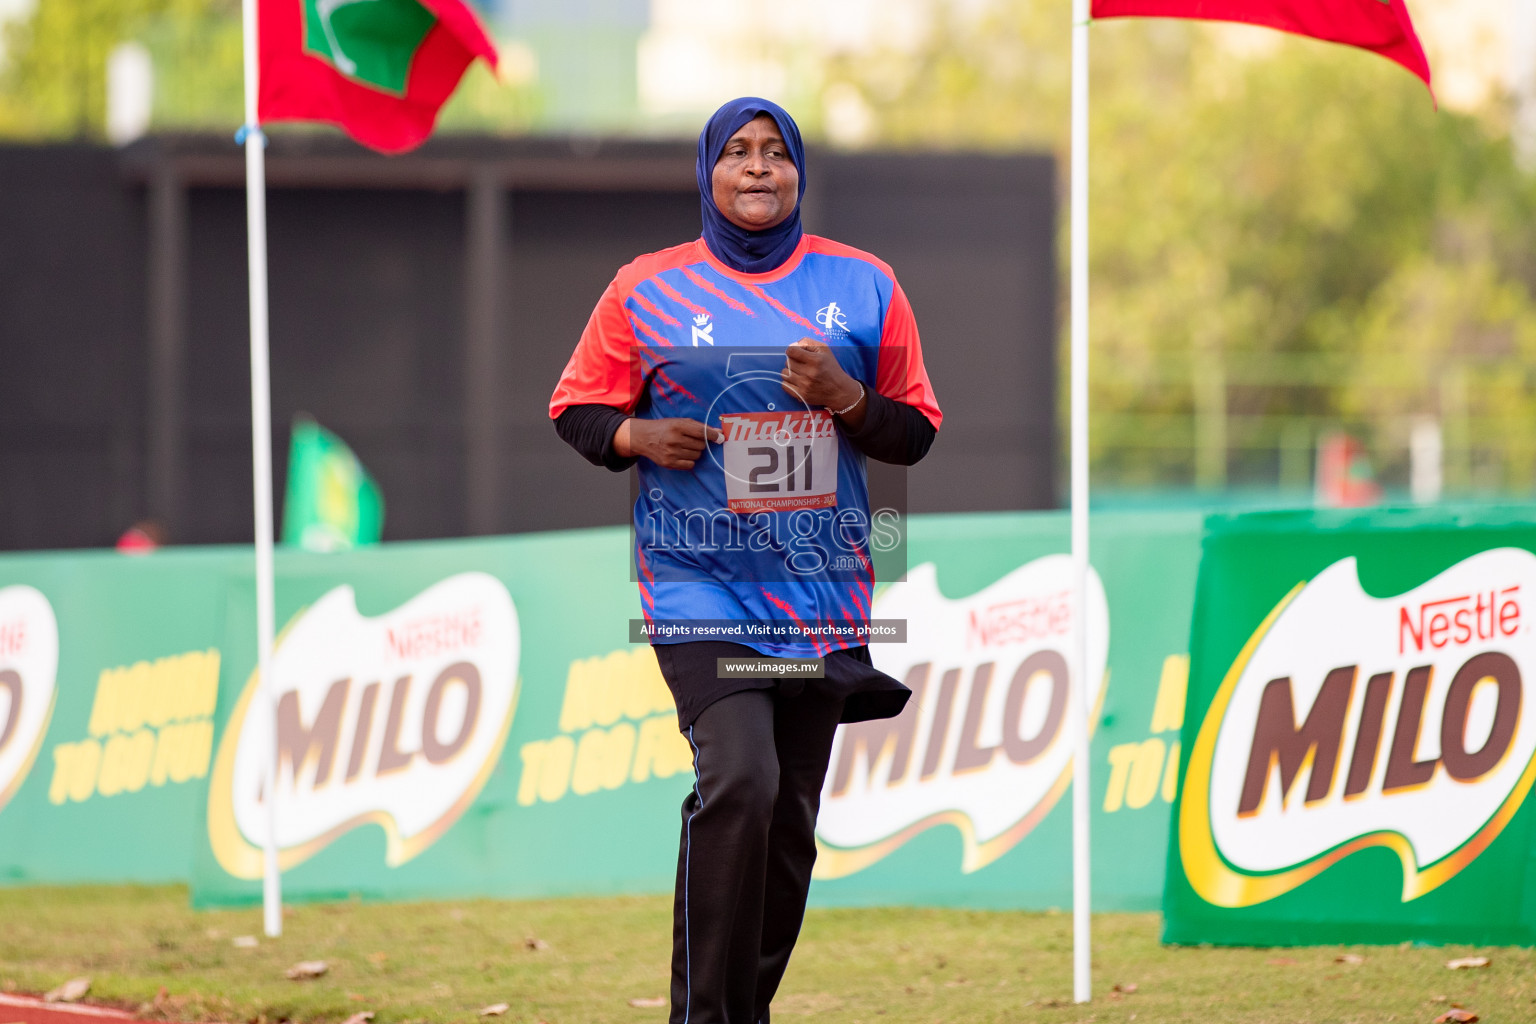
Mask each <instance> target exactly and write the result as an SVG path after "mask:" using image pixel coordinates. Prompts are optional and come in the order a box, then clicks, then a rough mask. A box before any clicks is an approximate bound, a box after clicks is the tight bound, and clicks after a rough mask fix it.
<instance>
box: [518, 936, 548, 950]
mask: <svg viewBox="0 0 1536 1024" xmlns="http://www.w3.org/2000/svg"><path fill="white" fill-rule="evenodd" d="M523 948H524V949H531V950H535V951H537V950H541V949H548V948H549V943H547V942H545V941H544V940H543V939H536V938H534V937H533V936H532V935H530V936H528V937H527V938H526V939H524V940H523Z"/></svg>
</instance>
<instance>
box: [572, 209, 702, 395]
mask: <svg viewBox="0 0 1536 1024" xmlns="http://www.w3.org/2000/svg"><path fill="white" fill-rule="evenodd" d="M703 245H704V241H703V239H697V240H695V241H692V242H685V243H684V244H682V245H674V246H673V247H672V248H670V249H663V250H661V251H660V252H653V253H649V254H647V255H645V256H641V257H640V258H639V259H637V260H635V261H634V262H633V263H630V264H628V265H627V266H625V267H623V268H621V269H620V270H619V272H618V274H617V275H616V276H615V277H614V279H613V281H612V282H610V283H609V285H608V287H607V289H606V290H605V291H604V292H603V297H602V298H600V299H598V300H597V307H596V308H595V309H593V310H592V316H591V318H590V319H589V320H587V327H586V329H585V330H584V331H582V332H581V340H580V341H578V342H577V343H576V351H575V352H572V353H571V359H570V362H568V363H566V364H565V371H564V372H563V373H561V374H560V383H559V384H556V385H555V393H554V394H553V395H552V396H551V397H550V399H549V418H550V419H552V420H554V419H559V418H560V414H561V413H562V412H565V410H566V409H569V408H570V407H571V406H573V405H611V406H613V407H614V408H617V409H622V410H624V411H625V412H634V411H635V406H636V405H637V404H638V403H639V401H640V389H641V387H643V386H644V381H643V379H642V374H641V368H640V360H639V357H640V348H641V345H640V341H639V339H638V338H636V337H635V328H634V324H633V322H632V320H631V319H630V313H629V310H628V308H626V305H625V304H626V303H627V302H628V301H629V297H630V295H632V294H633V293H634V290H635V289H636V288H638V287H639V286H640V284H641V283H642V282H644V281H646V280H648V279H649V278H652V277H654V276H656V275H657V274H659V273H661V272H662V271H664V270H669V269H671V268H673V267H682V266H687V265H688V264H690V263H697V262H698V261H699V260H700V259H701V258H702V257H701V256H700V255H699V253H700V251H701V249H702V247H703Z"/></svg>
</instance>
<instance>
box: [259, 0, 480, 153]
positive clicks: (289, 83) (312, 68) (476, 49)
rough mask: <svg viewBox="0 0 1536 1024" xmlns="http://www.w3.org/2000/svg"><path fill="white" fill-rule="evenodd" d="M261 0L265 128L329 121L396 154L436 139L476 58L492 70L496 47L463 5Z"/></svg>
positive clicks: (416, 0)
mask: <svg viewBox="0 0 1536 1024" xmlns="http://www.w3.org/2000/svg"><path fill="white" fill-rule="evenodd" d="M258 3H259V4H260V18H261V26H260V42H261V90H260V97H259V101H258V107H257V110H258V117H259V118H260V120H261V121H262V123H264V124H265V123H267V122H271V121H326V122H329V123H331V124H334V125H338V126H340V127H341V128H342V129H344V130H345V131H346V133H347V134H348V135H350V136H352V137H353V138H354V139H356V140H357V141H358V142H361V143H362V144H363V145H365V146H369V147H371V148H373V149H377V150H382V151H383V152H386V153H400V152H404V151H405V150H408V149H414V148H415V147H416V146H419V145H421V143H422V142H424V141H425V140H426V138H427V136H428V135H430V134H432V125H433V124H434V123H435V122H436V120H437V112H438V109H439V108H440V107H442V105H443V104H444V103H446V102H447V100H448V97H449V96H451V95H452V94H453V90H454V89H455V88H456V87H457V86H458V84H459V79H460V78H461V77H463V74H464V69H465V68H467V67H468V66H469V62H470V61H472V60H474V59H475V58H476V57H480V58H482V59H484V60H485V62H486V63H488V64H490V65H491V67H493V68H494V67H495V66H496V48H495V46H494V45H493V44H492V43H491V40H490V39H489V38H488V37H487V36H486V34H485V30H484V29H483V28H481V26H480V22H479V20H478V19H477V18H476V17H475V15H474V13H473V12H472V11H470V9H469V8H468V7H466V6H465V4H464V0H258Z"/></svg>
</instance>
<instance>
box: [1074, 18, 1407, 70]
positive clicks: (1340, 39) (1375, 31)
mask: <svg viewBox="0 0 1536 1024" xmlns="http://www.w3.org/2000/svg"><path fill="white" fill-rule="evenodd" d="M1093 16H1094V17H1095V18H1198V19H1201V20H1203V21H1238V22H1243V23H1245V24H1249V25H1263V26H1265V27H1267V28H1278V29H1280V30H1282V31H1284V32H1294V33H1296V34H1297V35H1302V36H1311V37H1312V38H1314V39H1323V40H1326V41H1328V42H1330V43H1343V44H1345V45H1346V46H1358V47H1360V48H1361V49H1363V50H1370V51H1372V52H1374V53H1379V54H1381V55H1382V56H1383V57H1386V58H1387V59H1388V60H1395V61H1397V62H1398V63H1399V64H1401V65H1402V66H1403V67H1405V68H1407V69H1408V70H1409V71H1412V72H1413V73H1414V74H1416V75H1418V76H1419V77H1420V78H1422V79H1424V84H1425V85H1429V84H1430V81H1429V61H1427V60H1425V59H1424V48H1423V47H1422V46H1420V45H1419V37H1418V35H1416V34H1415V33H1414V31H1413V22H1412V20H1410V19H1409V17H1408V8H1407V6H1406V5H1405V4H1404V2H1403V0H1093Z"/></svg>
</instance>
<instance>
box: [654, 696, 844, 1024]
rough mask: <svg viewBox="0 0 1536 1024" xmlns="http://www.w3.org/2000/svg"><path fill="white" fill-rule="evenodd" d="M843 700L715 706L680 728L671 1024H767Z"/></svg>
mask: <svg viewBox="0 0 1536 1024" xmlns="http://www.w3.org/2000/svg"><path fill="white" fill-rule="evenodd" d="M842 703H843V702H842V700H841V699H840V698H833V697H828V696H826V695H824V694H818V693H816V692H814V691H812V690H809V689H807V690H805V691H802V692H801V693H799V694H797V695H795V696H793V697H786V696H783V695H782V694H780V693H778V692H777V691H774V690H746V691H742V692H739V693H733V694H731V695H730V696H728V697H722V698H720V699H719V700H717V701H715V702H714V703H713V704H711V705H709V707H707V708H705V709H704V710H703V711H702V712H700V714H699V715H698V717H697V718H696V719H695V720H694V723H693V725H692V726H690V727H689V728H688V729H686V730H684V735H686V736H687V737H688V739H689V742H690V743H692V745H693V750H694V754H693V760H694V772H695V779H696V784H695V786H694V789H693V791H692V792H691V793H689V794H688V798H687V799H686V800H684V801H683V832H682V841H681V846H680V848H679V850H678V857H677V895H676V898H675V901H674V904H673V915H672V921H673V926H672V1016H671V1022H672V1024H766V1022H767V1021H768V1004H769V1003H770V1002H772V1000H773V995H774V992H776V991H777V990H778V987H779V981H780V979H781V978H783V977H784V968H785V967H786V966H787V965H788V964H789V954H790V951H791V950H792V949H794V946H795V939H796V937H798V936H799V934H800V923H801V921H802V920H803V919H804V917H805V897H806V892H807V891H808V890H809V889H810V885H811V867H812V866H813V865H814V864H815V862H816V838H815V833H816V810H817V808H818V806H819V804H820V802H821V784H822V780H823V779H824V778H826V774H827V759H828V757H829V756H830V755H831V751H832V739H833V736H834V734H835V733H836V731H837V722H838V718H839V716H840V715H841V714H842Z"/></svg>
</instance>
